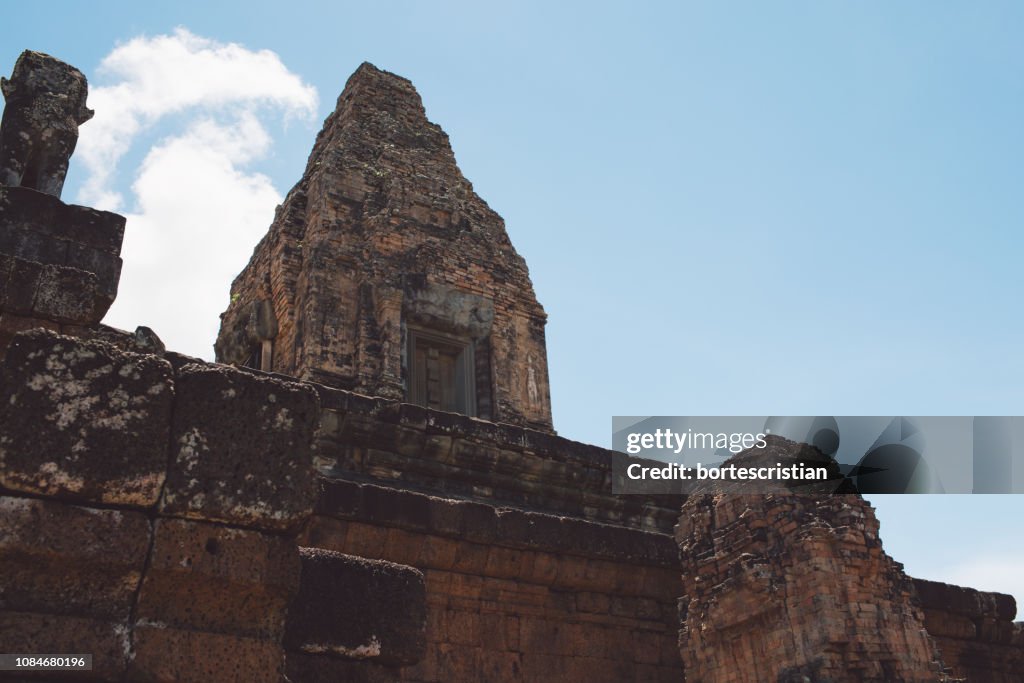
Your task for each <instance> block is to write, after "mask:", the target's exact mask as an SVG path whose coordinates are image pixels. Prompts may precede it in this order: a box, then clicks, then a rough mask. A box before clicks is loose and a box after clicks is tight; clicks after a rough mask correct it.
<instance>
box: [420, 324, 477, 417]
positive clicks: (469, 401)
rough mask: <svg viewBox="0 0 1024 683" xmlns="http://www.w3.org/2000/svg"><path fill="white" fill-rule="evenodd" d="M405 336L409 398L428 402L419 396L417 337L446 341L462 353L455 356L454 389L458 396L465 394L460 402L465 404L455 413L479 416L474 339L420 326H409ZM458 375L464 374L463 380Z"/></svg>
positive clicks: (456, 409)
mask: <svg viewBox="0 0 1024 683" xmlns="http://www.w3.org/2000/svg"><path fill="white" fill-rule="evenodd" d="M405 337H406V339H405V342H406V359H407V361H406V362H407V372H408V374H407V386H406V395H405V398H406V401H408V402H409V403H413V404H416V405H421V406H425V405H426V397H425V396H416V386H415V385H416V380H415V375H416V366H415V358H416V342H417V340H424V341H426V342H433V343H434V344H444V345H447V346H452V347H456V348H458V349H459V354H458V356H457V358H456V379H455V381H456V382H457V383H458V384H457V386H456V387H455V390H456V392H457V395H458V396H462V399H463V400H462V401H461V403H462V404H463V406H458V405H457V406H456V407H455V409H454V410H453V411H452V412H456V413H459V414H461V415H469V416H470V417H476V416H477V412H478V406H477V396H476V394H477V391H476V359H475V357H474V353H475V346H476V344H475V340H473V339H470V338H469V337H464V336H459V335H453V334H445V333H443V332H438V331H437V330H432V329H430V328H427V327H423V326H419V325H406V329H405ZM459 374H461V375H462V377H461V380H460V379H459ZM460 385H461V386H460ZM457 403H459V401H457ZM463 407H464V409H463Z"/></svg>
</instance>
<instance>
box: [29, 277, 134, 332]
mask: <svg viewBox="0 0 1024 683" xmlns="http://www.w3.org/2000/svg"><path fill="white" fill-rule="evenodd" d="M101 299H103V297H102V295H101V293H100V290H99V280H98V279H97V278H96V275H95V274H93V273H88V272H86V271H84V270H79V269H78V268H70V267H68V266H54V265H45V266H43V267H42V270H41V272H40V274H39V288H38V289H37V290H36V296H35V300H34V301H33V302H32V312H33V313H34V314H35V315H36V316H38V317H41V318H49V319H51V320H56V321H59V322H62V323H78V324H82V325H91V324H95V323H98V322H99V321H100V320H101V319H102V318H103V315H104V314H105V313H106V312H107V309H108V308H109V307H110V304H111V303H113V301H114V299H113V297H109V298H108V299H107V300H106V301H105V302H104V301H101Z"/></svg>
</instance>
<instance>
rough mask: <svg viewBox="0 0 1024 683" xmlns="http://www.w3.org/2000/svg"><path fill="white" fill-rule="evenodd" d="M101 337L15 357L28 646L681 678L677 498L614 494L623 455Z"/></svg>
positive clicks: (338, 672) (253, 672)
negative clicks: (674, 526)
mask: <svg viewBox="0 0 1024 683" xmlns="http://www.w3.org/2000/svg"><path fill="white" fill-rule="evenodd" d="M93 334H95V335H102V336H105V337H106V338H109V339H114V340H115V341H118V342H119V344H120V348H119V347H118V346H117V345H115V344H111V343H106V342H102V341H95V340H84V339H73V338H70V337H64V336H58V335H55V334H53V333H52V332H48V331H44V330H38V331H34V332H29V333H23V334H20V335H18V336H16V337H15V338H14V341H13V342H12V344H11V346H10V348H9V350H8V353H7V355H6V357H5V358H4V360H3V366H2V371H0V372H2V376H0V425H3V429H2V430H0V463H2V466H0V493H2V494H3V498H2V501H0V505H2V506H3V509H4V510H5V515H4V518H3V519H4V522H3V524H4V533H3V534H2V535H0V539H2V540H0V566H2V567H3V569H4V571H3V572H2V573H0V576H3V579H2V580H0V624H2V628H0V649H2V650H3V651H7V652H15V651H32V650H36V649H38V646H39V643H44V642H45V643H47V644H48V647H50V648H51V649H54V650H55V651H57V650H59V651H64V652H93V653H95V654H96V656H97V661H96V672H97V675H98V676H99V678H100V679H101V680H120V679H121V678H122V677H125V676H127V677H128V679H130V680H149V679H153V680H180V681H187V680H195V681H200V680H205V681H208V680H247V681H249V680H251V681H257V680H278V679H279V677H280V676H281V675H283V674H284V673H285V672H288V674H289V675H290V676H291V679H292V680H293V681H319V680H324V681H327V680H338V679H341V678H343V679H345V680H366V681H384V680H403V681H424V682H425V681H452V680H488V681H532V680H538V679H541V678H546V677H549V676H552V675H557V676H558V677H559V678H561V679H563V680H566V681H624V680H636V681H641V680H643V681H679V680H681V677H682V672H681V669H680V665H679V656H678V652H677V649H676V631H677V628H678V626H677V619H676V601H677V599H678V596H679V583H678V559H677V555H676V547H675V544H674V543H673V542H672V539H671V536H669V535H668V534H667V533H665V530H666V528H667V527H668V526H670V524H671V519H672V516H673V514H674V513H673V512H672V509H673V508H672V503H671V502H670V501H665V500H662V501H655V500H652V501H643V499H642V498H639V497H637V498H636V499H632V500H630V501H622V500H619V499H617V498H615V497H614V496H611V495H610V492H609V491H610V477H611V458H612V457H621V456H619V455H618V454H612V453H610V452H609V451H605V450H604V449H600V448H596V447H588V446H583V445H582V444H576V443H573V442H570V441H567V440H565V439H559V438H557V437H553V436H551V435H549V434H543V433H540V432H532V431H531V430H526V429H522V428H518V427H513V426H510V425H496V424H492V423H486V422H483V421H480V420H475V419H471V418H468V417H463V416H456V415H450V414H444V413H437V412H435V411H430V410H425V409H422V408H418V407H415V406H408V405H400V404H397V403H395V402H391V401H385V400H383V399H369V398H367V397H362V396H358V395H355V394H351V393H348V392H343V391H339V390H335V389H329V388H326V387H323V386H318V385H312V384H303V383H295V382H289V381H283V380H281V379H277V378H274V377H270V376H266V375H264V374H261V373H251V372H243V371H239V370H234V369H232V368H228V367H225V366H219V365H211V364H205V363H201V362H197V361H195V360H194V359H189V358H186V357H183V356H180V355H177V354H173V353H168V354H165V355H164V356H158V355H152V354H139V353H134V352H132V351H130V350H129V349H130V348H132V344H133V338H132V337H131V336H130V335H126V334H125V335H121V336H118V335H117V334H116V333H115V332H113V331H110V330H105V331H104V330H97V331H94V332H93ZM428 441H429V442H430V443H431V444H432V445H430V446H427V445H426V444H427V442H428ZM445 446H447V448H446V447H445ZM388 449H394V450H390V451H389V450H388ZM408 449H413V451H409V453H411V454H408V453H407V451H408ZM415 449H419V453H420V456H421V457H418V456H417V455H416V452H414V451H415ZM403 459H404V461H405V462H407V463H410V466H409V467H408V468H407V470H408V473H407V476H403V475H402V474H401V473H400V472H399V470H398V467H399V466H400V463H401V461H402V460H403ZM385 463H390V465H389V466H385ZM431 463H432V464H431ZM445 463H447V465H446V467H441V465H442V464H445ZM315 464H316V465H319V469H320V470H321V471H317V467H316V466H315ZM323 472H326V473H328V474H329V475H330V476H323ZM502 472H506V473H511V474H510V475H509V476H511V478H510V479H509V480H508V481H504V480H502V478H501V473H502ZM531 473H532V474H531ZM492 477H493V480H494V481H493V483H494V486H493V488H492V487H489V486H488V484H487V482H488V481H489V479H490V478H492ZM516 477H519V478H522V479H523V480H524V481H523V483H522V484H521V485H519V486H512V485H511V484H510V483H509V482H510V481H511V479H514V478H516ZM531 477H532V481H530V479H531ZM474 479H475V481H476V482H477V483H476V484H475V485H470V483H469V482H470V481H471V480H474ZM457 480H458V481H461V482H462V483H460V484H458V485H457V486H455V487H454V488H453V487H452V485H451V482H453V481H457ZM573 483H575V484H574V485H575V488H576V492H575V494H574V495H568V494H566V495H564V496H559V495H557V494H558V491H559V490H560V489H563V488H564V489H568V488H569V487H570V486H571V485H573ZM560 498H564V500H562V499H560ZM472 499H475V500H472ZM678 502H679V501H678V500H676V501H675V502H674V504H675V505H678ZM111 577H116V578H115V579H114V580H111ZM332 596H334V597H333V599H332ZM359 596H362V600H360V599H357V598H358V597H359ZM26 625H28V628H26ZM55 680H56V679H55Z"/></svg>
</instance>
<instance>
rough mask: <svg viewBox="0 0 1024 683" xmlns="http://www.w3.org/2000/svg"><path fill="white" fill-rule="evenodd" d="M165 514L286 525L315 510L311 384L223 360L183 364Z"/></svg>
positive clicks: (314, 420)
mask: <svg viewBox="0 0 1024 683" xmlns="http://www.w3.org/2000/svg"><path fill="white" fill-rule="evenodd" d="M176 392H177V397H178V400H177V403H176V405H175V410H174V424H173V428H172V434H171V443H172V445H171V449H172V453H171V467H170V471H169V472H168V475H167V486H166V490H165V491H164V495H163V499H162V500H161V504H160V510H161V512H163V513H164V514H170V515H181V516H185V517H190V518H193V519H207V520H214V521H221V522H226V523H230V524H238V525H242V526H251V527H256V528H261V529H278V530H286V529H290V528H294V527H295V526H296V525H297V524H299V523H301V522H302V521H303V520H304V519H306V518H307V517H308V516H309V514H310V513H311V512H312V509H313V500H314V495H315V490H314V484H313V476H314V471H313V455H312V450H311V447H312V439H313V433H314V430H315V428H316V425H317V417H318V412H319V403H318V401H317V396H316V394H315V393H314V392H313V391H312V390H311V389H309V387H306V386H302V385H299V384H296V383H292V382H281V381H278V380H273V379H269V378H266V377H257V376H255V375H252V374H249V373H246V372H241V371H238V370H234V369H231V368H228V367H224V366H213V365H198V364H191V365H186V366H184V367H182V368H181V369H180V370H179V371H178V375H177V380H176Z"/></svg>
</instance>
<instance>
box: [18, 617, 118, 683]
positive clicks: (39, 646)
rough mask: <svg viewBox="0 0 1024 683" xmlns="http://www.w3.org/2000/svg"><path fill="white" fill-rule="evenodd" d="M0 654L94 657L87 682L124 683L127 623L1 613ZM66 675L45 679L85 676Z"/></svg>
mask: <svg viewBox="0 0 1024 683" xmlns="http://www.w3.org/2000/svg"><path fill="white" fill-rule="evenodd" d="M0 652H5V653H12V654H13V653H25V654H29V653H37V654H91V655H92V671H90V672H89V674H88V676H89V678H88V680H90V681H96V680H99V681H105V682H109V683H115V682H119V681H121V680H123V676H124V672H125V668H126V666H127V661H128V652H129V642H128V629H127V628H126V624H125V623H124V622H113V621H109V620H105V619H92V618H89V617H80V616H69V615H66V614H37V613H32V612H14V611H0ZM6 675H7V676H10V675H11V674H10V672H7V673H6ZM35 675H36V676H39V675H40V674H35ZM58 675H59V674H58ZM51 676H53V674H51ZM64 676H66V678H57V677H53V678H49V677H48V678H46V679H45V680H80V679H81V678H82V677H83V674H67V673H65V674H64ZM32 680H37V679H32Z"/></svg>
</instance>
